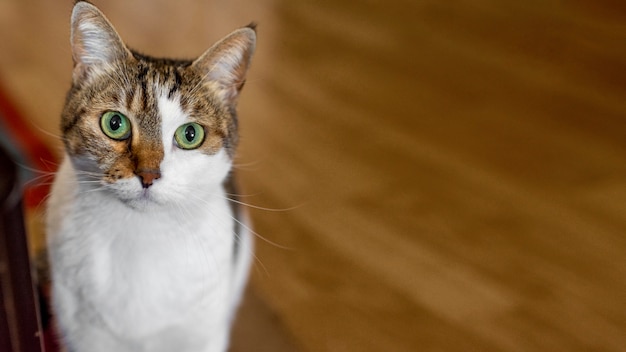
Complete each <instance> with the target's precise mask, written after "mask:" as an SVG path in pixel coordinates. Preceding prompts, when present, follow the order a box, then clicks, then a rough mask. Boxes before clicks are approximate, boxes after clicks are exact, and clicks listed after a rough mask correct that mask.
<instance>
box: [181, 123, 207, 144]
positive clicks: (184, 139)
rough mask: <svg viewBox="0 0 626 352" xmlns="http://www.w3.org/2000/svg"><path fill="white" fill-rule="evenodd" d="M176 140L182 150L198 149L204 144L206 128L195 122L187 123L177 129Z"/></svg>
mask: <svg viewBox="0 0 626 352" xmlns="http://www.w3.org/2000/svg"><path fill="white" fill-rule="evenodd" d="M174 140H175V141H176V145H177V146H178V147H179V148H181V149H196V148H198V147H199V146H200V145H201V144H202V142H204V128H202V126H200V125H198V124H197V123H195V122H191V123H186V124H184V125H182V126H180V127H178V128H177V129H176V132H175V133H174Z"/></svg>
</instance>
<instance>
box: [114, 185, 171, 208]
mask: <svg viewBox="0 0 626 352" xmlns="http://www.w3.org/2000/svg"><path fill="white" fill-rule="evenodd" d="M152 193H153V192H151V191H150V190H149V189H144V190H143V191H141V193H140V195H138V196H137V197H133V198H127V197H125V198H120V197H118V199H119V200H120V201H121V202H122V203H124V204H125V205H126V206H128V207H130V208H132V209H134V210H139V211H151V210H156V209H159V208H162V207H163V205H164V203H163V202H161V201H159V200H158V199H156V197H154V194H152Z"/></svg>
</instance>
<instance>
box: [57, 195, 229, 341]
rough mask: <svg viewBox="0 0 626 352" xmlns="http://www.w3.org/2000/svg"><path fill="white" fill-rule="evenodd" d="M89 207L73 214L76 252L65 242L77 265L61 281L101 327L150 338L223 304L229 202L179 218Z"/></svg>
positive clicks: (227, 287)
mask: <svg viewBox="0 0 626 352" xmlns="http://www.w3.org/2000/svg"><path fill="white" fill-rule="evenodd" d="M89 209H92V208H91V207H90V206H88V205H87V204H83V205H82V207H81V208H80V210H77V212H78V213H77V217H78V218H80V219H83V220H82V221H81V222H78V221H74V223H75V224H74V227H73V229H72V231H80V232H81V233H82V235H81V236H79V237H77V238H80V241H81V242H82V243H81V244H80V247H81V248H80V251H77V249H78V248H76V247H74V245H75V244H72V241H66V242H65V244H66V245H68V246H70V247H74V248H67V250H68V251H72V252H73V254H72V255H73V256H77V258H74V259H73V260H72V261H73V262H74V263H79V265H78V266H75V269H77V270H69V271H68V272H69V273H74V275H75V276H74V278H73V279H72V277H71V276H70V277H68V276H66V278H65V279H66V280H71V281H72V283H70V284H75V285H79V287H76V288H77V289H78V291H79V292H81V295H80V296H81V297H82V299H83V300H84V302H83V303H84V304H85V305H86V306H90V307H92V309H95V311H94V312H93V313H94V314H96V315H98V316H100V319H102V320H103V322H104V323H105V324H106V325H107V326H109V327H110V328H112V329H119V331H120V334H123V333H125V332H129V331H134V332H135V333H139V334H149V333H152V332H155V331H160V330H162V329H167V326H169V325H171V324H175V323H176V321H181V320H186V319H190V320H194V319H197V316H198V312H202V311H205V312H208V311H210V310H211V309H214V308H215V307H214V304H213V302H224V301H225V299H226V297H227V295H228V289H229V285H230V279H229V276H230V273H231V265H232V258H231V254H232V243H233V236H234V235H233V233H232V220H231V218H230V216H229V208H228V205H227V204H225V203H224V204H221V203H219V202H218V204H216V205H215V206H213V207H212V208H210V209H204V211H201V212H199V214H190V213H181V214H184V215H181V216H177V215H178V213H177V212H172V213H170V214H167V213H159V214H147V215H146V214H141V213H137V214H128V209H123V208H115V206H111V205H110V204H109V205H108V206H107V207H105V209H107V212H106V214H98V215H97V216H96V215H95V214H90V211H89ZM100 209H102V206H100ZM77 224H78V225H77ZM85 234H87V236H85ZM68 264H69V265H72V263H70V262H68Z"/></svg>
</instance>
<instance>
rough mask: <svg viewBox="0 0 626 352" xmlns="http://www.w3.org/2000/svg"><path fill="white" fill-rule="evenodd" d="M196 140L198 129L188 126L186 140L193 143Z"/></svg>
mask: <svg viewBox="0 0 626 352" xmlns="http://www.w3.org/2000/svg"><path fill="white" fill-rule="evenodd" d="M195 138H196V129H195V128H194V127H193V126H187V128H185V139H187V141H188V142H191V141H193V140H194V139H195Z"/></svg>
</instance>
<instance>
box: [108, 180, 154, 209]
mask: <svg viewBox="0 0 626 352" xmlns="http://www.w3.org/2000/svg"><path fill="white" fill-rule="evenodd" d="M111 190H112V192H113V194H114V196H115V197H116V198H117V199H119V200H120V201H121V202H122V203H124V204H125V205H127V206H128V207H130V208H133V209H137V210H143V209H148V208H152V207H156V206H160V205H162V204H163V202H162V200H161V199H160V198H159V196H158V190H157V189H155V186H151V187H147V188H144V187H141V185H137V184H134V183H132V184H128V183H121V184H120V183H118V184H114V185H112V187H111Z"/></svg>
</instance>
